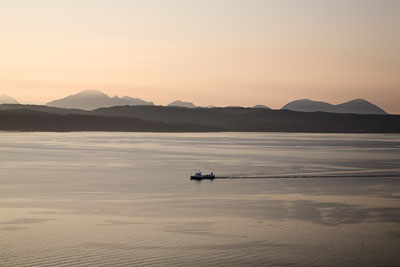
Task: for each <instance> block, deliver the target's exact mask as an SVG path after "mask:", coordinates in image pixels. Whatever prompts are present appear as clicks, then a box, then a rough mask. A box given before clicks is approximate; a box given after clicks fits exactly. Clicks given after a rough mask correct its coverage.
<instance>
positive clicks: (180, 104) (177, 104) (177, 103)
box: [168, 100, 196, 108]
mask: <svg viewBox="0 0 400 267" xmlns="http://www.w3.org/2000/svg"><path fill="white" fill-rule="evenodd" d="M168 106H169V107H184V108H195V107H196V106H195V105H194V104H193V103H192V102H183V101H181V100H176V101H174V102H172V103H169V104H168Z"/></svg>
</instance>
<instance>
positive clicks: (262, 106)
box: [253, 105, 270, 109]
mask: <svg viewBox="0 0 400 267" xmlns="http://www.w3.org/2000/svg"><path fill="white" fill-rule="evenodd" d="M253 108H266V109H270V107H268V106H266V105H255V106H253Z"/></svg>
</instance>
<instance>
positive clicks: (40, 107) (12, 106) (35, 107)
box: [0, 104, 90, 114]
mask: <svg viewBox="0 0 400 267" xmlns="http://www.w3.org/2000/svg"><path fill="white" fill-rule="evenodd" d="M16 109H26V110H33V111H40V112H47V113H54V114H90V111H88V110H83V109H67V108H57V107H49V106H43V105H22V104H1V105H0V110H16Z"/></svg>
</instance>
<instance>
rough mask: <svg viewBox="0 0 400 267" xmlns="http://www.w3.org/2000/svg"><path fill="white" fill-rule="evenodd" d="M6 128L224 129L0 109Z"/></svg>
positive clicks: (2, 126) (1, 124) (0, 125)
mask: <svg viewBox="0 0 400 267" xmlns="http://www.w3.org/2000/svg"><path fill="white" fill-rule="evenodd" d="M0 130H3V131H43V132H71V131H110V132H215V131H221V130H222V129H221V128H217V127H212V126H204V125H196V124H190V123H165V122H159V121H145V120H141V119H136V118H130V117H122V116H119V117H118V116H96V115H80V114H66V115H58V114H52V113H46V112H40V111H32V110H28V109H19V110H2V111H0Z"/></svg>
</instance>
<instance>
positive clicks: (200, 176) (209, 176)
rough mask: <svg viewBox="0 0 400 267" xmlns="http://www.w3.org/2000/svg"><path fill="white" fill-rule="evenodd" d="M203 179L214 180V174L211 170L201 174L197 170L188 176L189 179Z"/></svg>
mask: <svg viewBox="0 0 400 267" xmlns="http://www.w3.org/2000/svg"><path fill="white" fill-rule="evenodd" d="M204 179H208V180H214V179H215V175H214V173H213V172H211V173H209V174H202V173H201V171H198V172H196V173H195V174H194V175H191V176H190V180H204Z"/></svg>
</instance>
